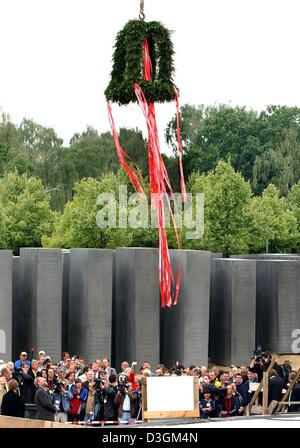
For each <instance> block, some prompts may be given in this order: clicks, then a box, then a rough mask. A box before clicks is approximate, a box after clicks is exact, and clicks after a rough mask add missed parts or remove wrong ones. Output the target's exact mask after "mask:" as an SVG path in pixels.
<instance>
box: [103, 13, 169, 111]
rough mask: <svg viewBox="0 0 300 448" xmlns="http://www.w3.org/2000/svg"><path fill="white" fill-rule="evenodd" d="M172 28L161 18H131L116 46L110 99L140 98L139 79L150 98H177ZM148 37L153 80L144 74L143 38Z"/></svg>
mask: <svg viewBox="0 0 300 448" xmlns="http://www.w3.org/2000/svg"><path fill="white" fill-rule="evenodd" d="M170 36H171V31H169V30H168V29H166V28H165V27H164V26H163V25H162V24H161V23H160V22H144V21H143V20H130V21H129V22H128V23H127V24H126V25H125V27H124V28H123V29H122V30H121V31H120V32H119V33H118V35H117V38H116V43H115V46H114V55H113V69H112V72H111V80H110V83H109V85H108V87H107V89H106V90H105V96H106V98H107V100H110V101H112V102H116V103H119V104H120V105H123V104H129V103H130V102H134V101H137V99H136V96H135V93H134V88H133V85H134V83H138V84H139V85H140V86H141V88H142V90H143V92H144V95H145V98H146V100H147V101H149V102H160V103H163V102H168V101H173V100H174V98H175V94H174V83H173V79H172V78H173V74H174V63H173V55H174V50H173V43H172V41H171V38H170ZM145 39H147V40H148V45H149V52H150V57H151V61H152V81H145V80H144V78H143V42H144V40H145Z"/></svg>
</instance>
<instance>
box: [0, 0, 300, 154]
mask: <svg viewBox="0 0 300 448" xmlns="http://www.w3.org/2000/svg"><path fill="white" fill-rule="evenodd" d="M138 12H139V0H109V1H106V0H0V48H1V53H0V108H1V109H2V110H3V111H4V112H6V113H9V114H10V116H11V118H12V120H13V121H14V122H16V123H19V122H20V121H21V119H22V118H23V117H24V116H26V117H28V118H32V119H34V120H36V121H37V122H39V123H41V124H43V125H45V126H51V127H54V128H55V130H56V131H57V133H58V134H59V135H60V136H61V137H63V138H64V140H65V143H66V144H67V143H68V140H69V138H70V137H71V136H72V135H73V133H75V132H81V131H83V130H84V129H85V128H86V126H87V125H91V126H93V127H95V128H96V129H98V130H99V131H106V130H108V129H109V124H108V119H107V113H106V103H105V98H104V94H103V91H104V90H105V88H106V86H107V84H108V81H109V73H110V70H111V58H112V47H113V44H114V41H115V36H116V34H117V32H118V31H119V30H120V29H121V28H122V27H123V26H124V25H125V23H126V22H127V21H128V20H129V19H132V18H137V16H138ZM145 13H146V20H160V21H162V23H163V24H164V25H166V26H167V27H168V28H169V29H172V30H174V35H173V42H174V45H175V51H176V56H175V65H176V76H175V82H176V84H177V85H178V87H179V88H180V92H181V99H180V102H181V104H184V103H186V102H188V103H192V104H206V105H208V104H215V103H231V104H233V105H236V104H238V105H245V106H247V107H248V108H251V107H252V108H254V109H261V108H263V107H265V106H266V105H268V104H286V105H290V106H292V105H298V106H300V88H299V83H300V62H299V60H300V59H299V44H300V39H299V17H300V0H185V1H179V0H145ZM113 111H114V116H115V120H116V124H117V125H118V126H126V127H136V126H137V127H139V128H140V129H142V130H143V131H144V130H145V124H144V120H143V118H142V112H141V111H140V110H139V109H138V107H137V106H129V107H122V108H119V107H118V106H117V105H115V106H114V108H113ZM157 111H158V122H159V126H160V132H161V134H162V132H163V130H164V128H165V126H166V124H167V122H168V121H169V120H170V119H171V118H172V116H173V114H174V112H175V106H174V105H173V104H166V105H161V106H159V107H158V108H157ZM162 150H163V151H164V150H166V147H165V144H164V143H163V142H162Z"/></svg>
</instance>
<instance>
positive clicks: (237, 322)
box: [209, 259, 256, 365]
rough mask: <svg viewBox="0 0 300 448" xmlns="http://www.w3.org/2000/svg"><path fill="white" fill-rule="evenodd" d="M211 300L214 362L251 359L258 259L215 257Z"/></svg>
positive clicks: (211, 352) (243, 361) (211, 336)
mask: <svg viewBox="0 0 300 448" xmlns="http://www.w3.org/2000/svg"><path fill="white" fill-rule="evenodd" d="M212 270H213V273H212V284H211V303H210V327H209V338H210V361H211V362H213V363H216V364H221V365H231V364H235V365H240V364H244V363H247V362H249V359H250V358H251V356H252V354H253V350H254V348H255V321H256V262H255V261H252V260H233V259H213V260H212Z"/></svg>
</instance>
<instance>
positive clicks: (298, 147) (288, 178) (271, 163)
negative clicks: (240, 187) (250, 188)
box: [253, 128, 300, 196]
mask: <svg viewBox="0 0 300 448" xmlns="http://www.w3.org/2000/svg"><path fill="white" fill-rule="evenodd" d="M298 134H299V132H298V130H297V129H295V128H289V129H287V130H286V131H285V132H284V139H283V140H282V142H281V143H280V145H279V146H278V147H277V148H276V149H267V150H266V151H265V152H264V153H263V154H262V155H261V156H258V157H256V160H255V163H254V166H253V185H254V187H255V188H256V187H258V186H260V188H262V187H263V186H265V187H266V186H267V185H268V184H269V183H270V182H271V183H272V184H274V185H275V186H276V187H278V189H279V192H280V194H281V195H285V196H286V195H287V193H288V191H289V189H290V188H291V187H292V186H293V185H294V184H295V183H296V182H297V181H298V179H299V178H300V140H299V135H298Z"/></svg>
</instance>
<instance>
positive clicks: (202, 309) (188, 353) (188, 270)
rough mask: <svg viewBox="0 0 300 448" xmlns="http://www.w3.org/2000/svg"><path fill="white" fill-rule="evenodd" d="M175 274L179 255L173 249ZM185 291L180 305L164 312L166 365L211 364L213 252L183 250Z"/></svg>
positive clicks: (171, 253)
mask: <svg viewBox="0 0 300 448" xmlns="http://www.w3.org/2000/svg"><path fill="white" fill-rule="evenodd" d="M170 255H171V262H172V265H173V267H174V273H175V275H177V273H178V261H179V255H178V251H177V250H171V251H170ZM181 269H182V274H181V275H182V277H181V288H180V294H179V300H178V304H177V305H176V306H174V307H172V308H171V309H167V308H166V309H163V310H161V314H162V322H163V353H162V362H163V364H165V365H166V366H169V367H171V366H174V365H175V363H176V361H179V362H180V363H181V364H183V365H184V366H185V367H188V366H191V365H194V366H199V365H207V364H208V336H209V302H210V273H211V253H210V252H205V251H193V250H182V251H181Z"/></svg>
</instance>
